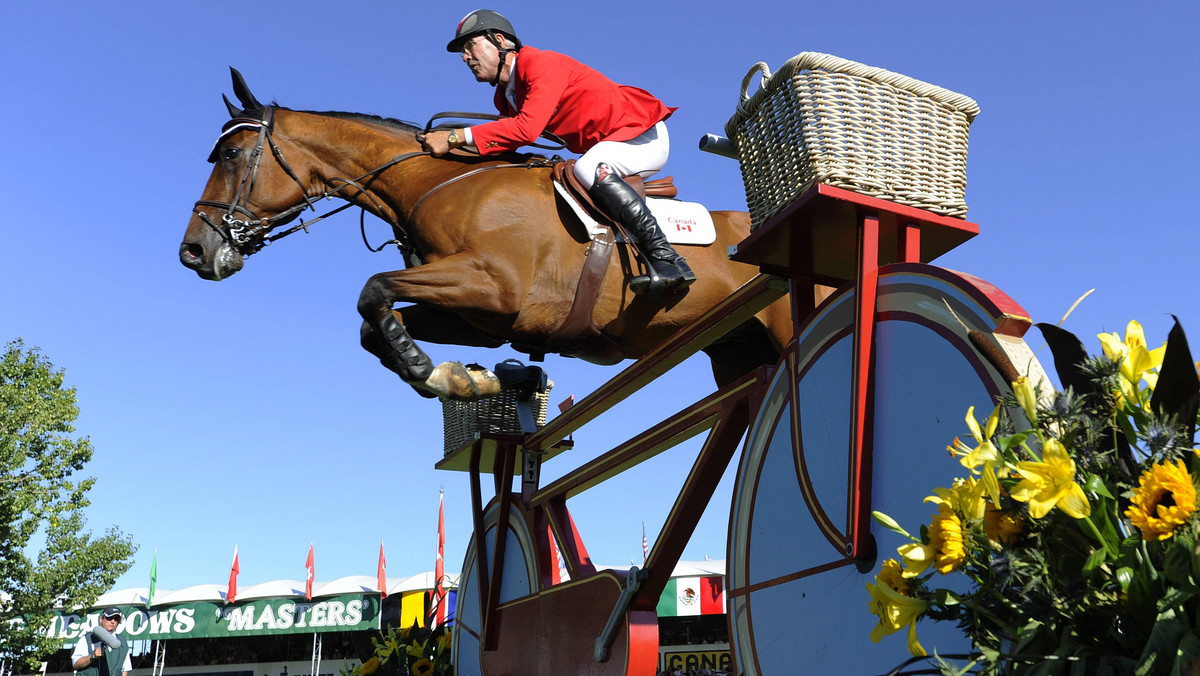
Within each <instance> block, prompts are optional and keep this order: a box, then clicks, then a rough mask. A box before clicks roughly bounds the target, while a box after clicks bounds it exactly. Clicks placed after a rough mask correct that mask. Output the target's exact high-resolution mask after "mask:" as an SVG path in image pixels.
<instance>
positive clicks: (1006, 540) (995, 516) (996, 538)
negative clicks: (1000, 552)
mask: <svg viewBox="0 0 1200 676" xmlns="http://www.w3.org/2000/svg"><path fill="white" fill-rule="evenodd" d="M983 532H984V533H985V534H986V535H987V536H988V537H989V538H991V539H992V541H993V542H999V543H1000V544H1002V545H1011V544H1014V543H1016V542H1017V541H1018V540H1020V539H1021V535H1022V534H1024V533H1025V520H1024V519H1022V518H1021V517H1019V516H1017V515H1016V514H1010V513H1008V512H1004V511H1001V510H999V509H997V508H995V507H992V506H988V510H987V513H986V514H984V515H983Z"/></svg>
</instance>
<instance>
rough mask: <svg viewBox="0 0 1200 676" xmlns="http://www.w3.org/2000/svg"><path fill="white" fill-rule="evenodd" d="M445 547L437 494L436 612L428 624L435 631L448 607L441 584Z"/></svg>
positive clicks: (442, 620) (440, 509)
mask: <svg viewBox="0 0 1200 676" xmlns="http://www.w3.org/2000/svg"><path fill="white" fill-rule="evenodd" d="M445 547H446V515H445V510H444V509H443V507H442V494H441V493H440V492H439V493H438V547H437V562H435V563H434V564H433V576H434V577H435V578H436V580H435V581H434V585H435V586H434V589H433V598H434V599H435V600H436V602H437V610H435V611H434V613H433V621H432V622H430V623H429V628H430V629H435V628H436V627H437V626H438V625H439V624H444V623H445V622H446V611H447V606H449V602H448V599H446V586H445V585H444V584H443V583H442V579H443V578H444V577H445V575H446V568H445V565H444V563H443V561H442V550H443V549H445Z"/></svg>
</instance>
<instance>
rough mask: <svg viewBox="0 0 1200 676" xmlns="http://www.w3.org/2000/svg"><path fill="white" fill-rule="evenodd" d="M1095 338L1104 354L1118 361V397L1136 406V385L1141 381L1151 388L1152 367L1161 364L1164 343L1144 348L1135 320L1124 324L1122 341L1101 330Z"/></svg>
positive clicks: (1154, 380)
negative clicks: (1119, 381) (1119, 382)
mask: <svg viewBox="0 0 1200 676" xmlns="http://www.w3.org/2000/svg"><path fill="white" fill-rule="evenodd" d="M1098 337H1099V338H1100V346H1101V347H1102V348H1104V354H1105V356H1107V357H1108V358H1109V359H1111V360H1113V361H1115V362H1118V363H1119V364H1120V367H1121V376H1122V377H1123V380H1122V382H1121V395H1122V397H1123V398H1124V399H1125V401H1129V402H1132V403H1133V404H1134V405H1135V406H1140V405H1141V403H1140V402H1141V398H1140V397H1139V396H1138V386H1139V385H1140V384H1141V382H1142V381H1143V380H1145V381H1146V385H1147V388H1148V389H1151V390H1153V389H1154V386H1155V384H1157V382H1158V373H1157V371H1156V369H1158V368H1159V367H1160V366H1162V360H1163V354H1164V353H1165V352H1166V350H1167V346H1166V345H1163V346H1161V347H1158V348H1155V349H1153V350H1150V349H1148V348H1147V347H1146V335H1145V333H1143V331H1142V325H1141V324H1139V323H1137V322H1136V321H1130V322H1129V324H1128V325H1127V326H1126V327H1125V339H1124V340H1122V339H1121V336H1120V335H1119V334H1117V333H1101V334H1099V336H1098Z"/></svg>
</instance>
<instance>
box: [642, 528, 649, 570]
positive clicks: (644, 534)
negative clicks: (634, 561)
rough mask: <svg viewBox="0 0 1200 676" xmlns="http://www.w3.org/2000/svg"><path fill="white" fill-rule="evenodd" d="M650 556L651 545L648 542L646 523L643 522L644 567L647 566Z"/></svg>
mask: <svg viewBox="0 0 1200 676" xmlns="http://www.w3.org/2000/svg"><path fill="white" fill-rule="evenodd" d="M649 556H650V543H648V542H646V522H645V521H643V522H642V565H643V566H645V565H646V559H647V558H649Z"/></svg>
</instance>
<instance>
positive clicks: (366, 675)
mask: <svg viewBox="0 0 1200 676" xmlns="http://www.w3.org/2000/svg"><path fill="white" fill-rule="evenodd" d="M376 671H379V658H378V657H372V658H371V659H369V660H367V661H366V662H363V663H362V667H361V668H360V669H359V671H358V673H360V674H362V675H363V676H371V674H373V673H375V672H376Z"/></svg>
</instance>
